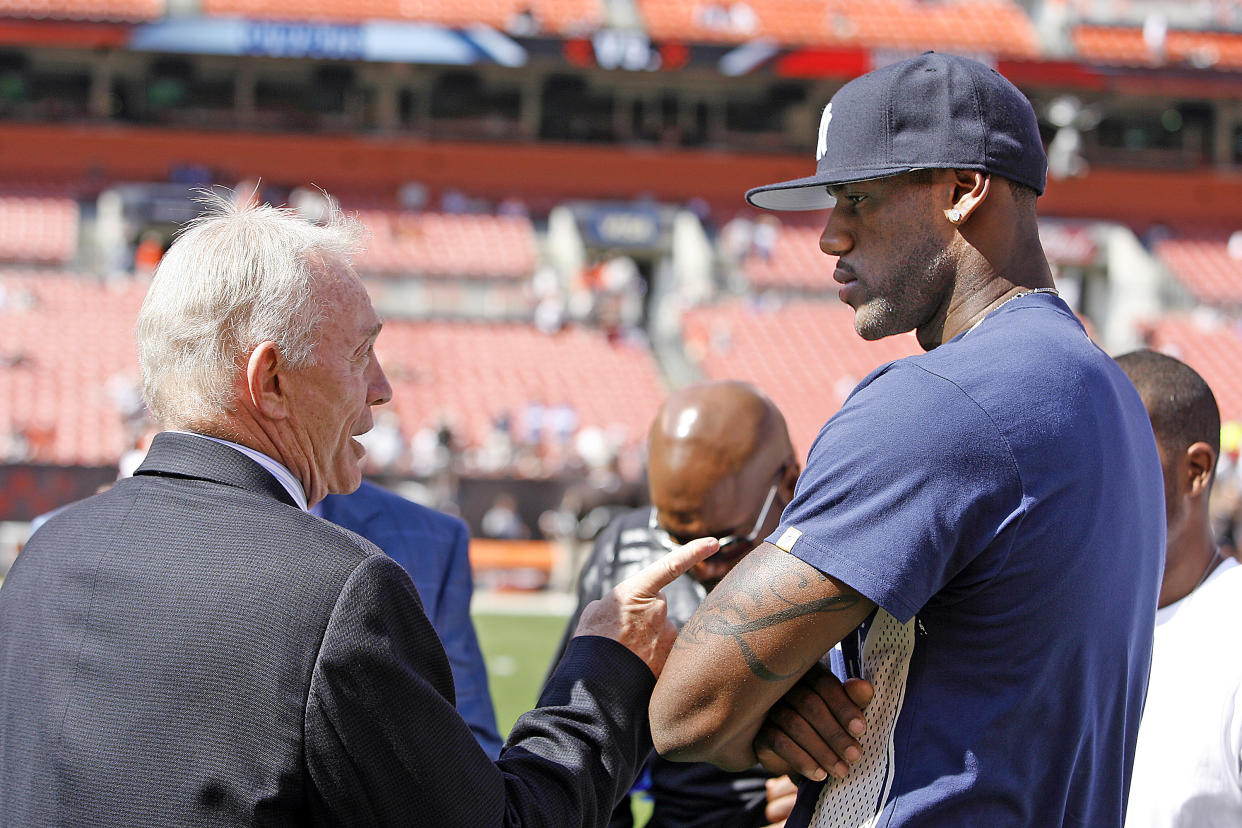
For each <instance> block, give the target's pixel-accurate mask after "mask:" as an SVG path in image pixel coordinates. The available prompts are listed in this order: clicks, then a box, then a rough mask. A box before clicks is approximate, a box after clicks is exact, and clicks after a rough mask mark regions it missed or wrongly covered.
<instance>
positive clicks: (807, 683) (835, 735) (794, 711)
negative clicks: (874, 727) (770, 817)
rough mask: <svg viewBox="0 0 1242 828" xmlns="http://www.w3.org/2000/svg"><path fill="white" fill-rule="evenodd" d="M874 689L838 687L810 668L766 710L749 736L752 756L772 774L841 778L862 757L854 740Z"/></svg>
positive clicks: (857, 683)
mask: <svg viewBox="0 0 1242 828" xmlns="http://www.w3.org/2000/svg"><path fill="white" fill-rule="evenodd" d="M874 695H875V688H873V687H872V686H871V683H870V682H868V681H864V680H863V679H849V680H847V681H846V682H845V683H844V684H842V683H841V681H840V680H839V679H838V678H837V677H836V676H835V675H833V674H832V671H831V670H829V669H828V668H827V667H824V666H823V665H822V664H818V663H817V664H815V665H814V666H813V667H811V669H810V670H809V671H807V673H806V675H804V676H803V677H802V678H801V679H799V680H798V683H797V684H795V685H794V686H793V687H791V688H790V689H789V691H788V692H786V693H785V695H784V696H782V697H781V700H780V701H779V702H777V703H776V705H775V706H773V707H772V709H771V710H770V711H768V717H767V720H766V721H765V722H764V724H763V726H762V727H761V728H760V730H759V734H758V735H757V736H756V737H755V741H754V748H755V756H756V757H758V759H759V762H760V763H761V764H762V765H763V766H764V767H765V768H767V769H768V770H769V771H771V772H772V773H786V774H787V773H797V774H801V775H802V776H805V777H806V778H808V779H814V780H815V781H817V782H822V781H823V780H824V779H826V778H827V777H828V776H829V775H831V776H835V777H836V778H837V779H844V778H845V775H846V774H847V773H848V772H849V766H850V765H852V764H854V763H855V762H857V761H858V760H859V759H861V758H862V747H861V745H859V744H858V742H857V741H856V738H855V737H858V736H861V735H862V734H863V732H864V731H865V730H866V727H867V722H866V719H864V718H863V713H862V708H864V707H866V706H867V705H868V704H870V703H871V698H872V697H873V696H874Z"/></svg>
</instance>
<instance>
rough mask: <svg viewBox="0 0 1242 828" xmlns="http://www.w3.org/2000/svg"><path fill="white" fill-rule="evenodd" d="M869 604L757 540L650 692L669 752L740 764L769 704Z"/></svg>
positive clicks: (659, 735) (747, 760)
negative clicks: (753, 547)
mask: <svg viewBox="0 0 1242 828" xmlns="http://www.w3.org/2000/svg"><path fill="white" fill-rule="evenodd" d="M874 607H875V604H874V603H872V602H871V601H870V600H869V599H867V598H865V597H863V596H862V595H859V594H858V593H857V592H855V591H854V590H852V589H850V587H848V586H846V585H845V584H843V583H841V582H840V581H838V580H836V579H835V578H832V577H829V576H827V575H824V574H822V573H821V572H819V570H817V569H815V568H814V567H812V566H811V565H810V564H807V563H804V562H803V561H801V560H799V559H798V558H796V557H794V556H793V555H790V554H788V553H787V552H784V551H782V550H780V549H778V548H777V547H775V546H773V545H771V544H768V543H764V544H763V545H762V546H760V547H759V548H758V549H756V550H755V551H753V552H751V553H750V554H749V555H747V556H746V557H745V558H743V559H742V560H741V562H739V563H738V565H737V566H736V567H735V568H734V569H733V571H732V572H730V573H729V574H728V575H727V576H726V577H725V579H724V580H723V581H721V582H720V584H719V585H718V586H717V587H716V588H715V589H713V590H712V591H711V593H709V594H708V596H707V599H706V600H705V601H704V602H703V603H702V604H701V605H700V606H699V608H698V610H697V611H696V612H695V613H694V615H693V616H691V618H690V620H689V621H688V622H687V623H686V625H685V627H683V628H682V630H681V634H680V635H678V637H677V641H676V643H675V644H674V645H673V651H672V652H671V653H670V654H669V657H668V662H667V663H666V664H665V668H664V673H663V674H662V675H661V676H660V680H659V682H658V683H657V684H656V689H655V692H654V694H653V695H652V697H651V733H652V737H653V738H654V740H655V747H656V750H657V751H659V752H660V755H662V756H664V757H665V758H668V759H675V760H678V761H686V762H690V761H695V762H712V763H713V764H716V765H719V766H720V767H722V768H726V769H730V770H742V769H744V768H748V767H751V766H752V765H754V764H755V751H754V748H753V747H752V743H753V741H754V738H755V735H756V734H757V733H758V731H759V728H760V726H761V725H762V724H763V722H764V718H765V717H766V716H767V713H768V710H769V709H771V707H772V706H773V705H774V704H776V702H777V701H779V700H780V698H781V697H782V696H783V695H784V694H785V692H786V691H788V690H789V689H790V688H791V687H792V686H793V685H794V683H795V682H797V680H798V679H799V678H800V677H801V676H802V675H803V674H804V673H806V672H807V670H809V669H810V668H811V666H812V665H813V664H815V663H816V662H817V661H818V660H819V659H820V657H822V656H823V655H824V654H825V653H826V652H827V651H828V650H829V649H831V648H832V646H833V645H834V644H836V643H837V642H838V641H840V640H841V639H842V638H844V637H845V636H846V635H847V634H848V633H849V632H851V631H852V630H853V629H854V628H855V627H857V626H858V625H859V624H860V623H861V622H862V621H863V620H864V619H865V618H866V617H867V616H868V615H869V614H870V612H871V610H872V609H873V608H874Z"/></svg>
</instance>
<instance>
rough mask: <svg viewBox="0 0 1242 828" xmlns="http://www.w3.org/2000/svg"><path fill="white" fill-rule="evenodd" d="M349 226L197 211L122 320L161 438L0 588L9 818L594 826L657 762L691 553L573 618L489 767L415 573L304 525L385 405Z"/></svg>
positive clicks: (0, 724) (696, 550) (702, 544)
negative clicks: (650, 711)
mask: <svg viewBox="0 0 1242 828" xmlns="http://www.w3.org/2000/svg"><path fill="white" fill-rule="evenodd" d="M359 234H360V230H359V227H358V225H357V224H356V223H355V222H353V221H351V220H347V219H345V218H343V217H342V216H340V215H339V214H336V213H334V214H333V215H331V216H329V217H328V219H327V221H326V222H325V224H324V225H323V226H318V225H315V224H311V223H309V222H307V221H305V220H303V219H301V218H299V217H297V215H296V214H294V213H292V212H289V211H286V210H280V209H275V208H271V207H267V206H238V205H235V204H233V203H231V202H230V201H228V200H226V199H216V200H215V201H214V203H213V204H211V205H210V209H209V210H208V211H207V213H206V214H205V215H204V216H203V217H202V218H200V219H199V220H197V221H196V222H194V223H193V224H192V225H191V226H190V227H189V228H188V229H187V230H186V231H185V232H184V233H183V234H182V235H181V236H180V237H179V238H178V239H177V241H176V242H175V243H174V244H173V246H172V248H171V249H170V250H169V251H168V254H167V255H166V256H165V258H164V260H163V262H162V263H161V264H160V266H159V270H158V272H157V273H156V274H155V277H154V280H153V282H152V284H151V288H150V292H149V293H148V295H147V299H146V302H145V303H144V305H143V308H142V311H141V313H140V316H139V319H138V343H139V352H140V359H141V363H142V372H143V382H144V395H145V397H146V401H147V403H148V405H149V406H150V408H151V410H152V412H153V413H154V415H155V416H156V417H157V418H158V420H159V421H160V423H161V425H162V427H163V428H164V429H165V430H164V431H163V432H161V433H159V434H158V435H156V437H155V439H154V441H153V444H152V447H151V450H150V453H149V454H148V456H147V458H146V460H145V461H144V462H143V464H142V465H141V466H140V467H139V468H138V470H137V472H136V473H135V475H134V476H133V477H132V478H129V479H126V480H122V481H120V482H119V483H117V485H116V486H115V487H114V488H112V489H111V490H110V491H108V492H105V493H103V494H100V495H97V496H95V497H93V498H90V499H88V500H86V501H83V502H81V503H79V504H75V505H74V506H71V507H69V508H67V509H65V510H64V511H62V512H61V513H59V514H57V515H56V516H55V517H53V518H52V519H51V520H49V521H48V522H47V523H46V524H45V525H44V526H43V527H42V528H41V529H40V530H39V531H38V532H37V533H36V534H35V535H34V537H32V538H31V540H30V542H29V544H28V545H27V546H26V548H25V550H24V551H23V552H22V553H21V555H19V557H18V560H17V562H16V564H15V565H14V567H13V569H12V571H11V573H10V575H9V577H8V578H7V579H6V581H5V583H4V586H3V589H0V630H3V634H2V635H0V813H3V814H4V821H5V822H6V824H9V825H54V824H55V825H92V826H100V825H117V826H140V825H353V824H366V825H391V824H397V823H401V824H413V825H434V826H451V825H461V826H491V825H556V826H567V825H598V824H603V823H604V822H606V820H607V817H608V814H609V813H610V812H611V810H612V807H613V805H614V803H615V802H616V801H617V800H618V798H619V797H620V796H621V795H622V794H623V793H625V791H626V790H627V789H628V788H629V785H630V781H631V778H632V776H633V774H634V770H635V767H636V764H637V763H638V762H639V761H640V760H641V759H642V758H643V757H644V756H645V755H646V753H647V751H648V750H649V749H650V747H651V742H650V735H649V733H648V730H647V717H646V710H647V701H648V698H649V696H650V693H651V689H652V687H653V686H654V684H655V678H656V675H657V674H658V673H659V671H660V669H661V666H662V665H663V662H664V659H665V656H666V655H667V652H668V648H669V646H670V645H671V642H672V639H673V637H674V634H675V633H674V629H673V627H672V624H671V622H669V621H668V620H667V619H666V618H665V615H664V603H663V599H662V598H661V597H660V595H659V590H660V589H661V588H662V587H663V586H664V585H665V584H667V583H668V582H669V581H671V580H672V579H673V578H675V577H677V576H678V575H679V574H680V573H682V572H684V571H685V570H686V569H688V568H689V567H690V566H692V565H693V564H694V563H695V562H696V561H697V560H698V559H699V558H701V557H703V556H704V555H707V554H710V553H711V552H713V551H714V550H715V542H714V541H698V542H695V543H692V544H687V545H686V546H685V547H682V548H681V549H679V550H676V551H674V552H672V553H670V554H669V555H668V556H667V557H666V558H664V559H663V560H661V561H659V562H657V564H656V565H655V566H654V567H652V568H650V569H647V570H645V571H643V572H641V573H639V574H638V575H636V576H635V577H634V578H631V579H630V580H628V581H626V582H625V583H622V584H620V585H619V586H618V587H617V589H615V590H613V591H612V592H611V593H609V594H608V595H606V596H605V597H604V598H603V599H602V600H601V601H599V602H597V603H595V604H594V605H592V607H591V608H589V610H588V612H586V613H584V617H583V620H582V623H581V624H580V625H579V627H578V633H579V635H578V636H577V637H576V638H575V639H574V641H573V642H572V643H571V644H570V646H569V649H568V652H567V654H566V657H565V659H564V662H563V664H562V666H561V668H560V670H559V671H558V672H557V674H556V676H555V677H554V678H553V679H552V681H551V683H550V685H549V687H548V688H547V690H546V692H545V693H544V694H543V696H542V698H541V700H540V705H541V708H540V709H537V710H535V711H533V712H531V713H528V714H526V715H525V716H524V717H522V718H521V719H519V721H518V723H517V724H516V725H515V727H514V729H513V732H512V734H511V736H510V740H509V743H508V745H507V747H506V749H505V750H504V751H503V752H502V754H501V758H500V759H499V761H498V762H496V763H493V762H491V761H490V760H489V759H488V757H487V756H486V755H485V754H484V752H483V750H482V749H481V748H480V747H479V745H478V744H477V743H476V742H475V740H474V738H473V736H472V735H471V732H470V730H469V728H468V727H467V725H466V724H465V722H463V721H462V719H461V717H460V716H459V715H458V714H457V712H456V711H455V710H454V707H453V701H454V689H453V681H452V676H451V673H450V669H449V663H448V660H447V659H446V658H445V655H444V650H443V648H442V647H441V645H440V642H439V640H438V639H437V638H436V635H435V633H434V631H433V630H432V627H431V625H430V623H429V622H428V620H427V618H426V615H425V614H424V612H423V609H422V605H421V603H420V601H419V598H418V594H417V592H416V591H415V589H414V587H413V585H412V583H411V582H410V579H409V577H408V576H407V575H406V573H405V572H404V571H403V570H402V569H401V567H400V566H399V565H398V564H397V563H395V562H394V561H393V560H392V559H391V558H389V557H387V556H386V555H384V554H382V553H381V552H380V550H379V549H378V548H377V547H375V546H374V545H372V544H371V543H370V542H368V541H366V540H364V539H362V538H361V537H359V536H357V535H355V534H353V533H351V532H349V531H346V530H344V529H341V528H339V527H336V526H333V525H332V524H329V523H328V522H326V521H323V520H321V519H319V518H316V517H314V516H313V515H310V514H308V513H307V511H306V509H307V507H308V506H309V505H313V504H315V503H317V502H318V501H320V500H322V499H323V498H324V496H325V495H327V494H328V493H344V492H349V491H352V490H354V489H355V488H357V487H358V485H359V481H360V471H359V460H360V459H361V458H362V456H363V448H362V446H361V445H360V444H359V443H358V441H357V440H356V439H355V438H356V437H357V436H358V435H360V434H362V433H364V432H365V431H367V430H368V429H369V428H370V427H371V424H372V414H371V409H372V408H373V407H374V406H377V405H381V404H383V403H385V402H387V401H388V399H389V397H390V395H391V388H390V387H389V384H388V380H387V379H386V378H385V376H384V372H383V370H382V369H381V368H380V364H379V361H378V360H377V359H376V356H375V347H374V346H375V340H376V337H377V336H378V335H379V332H380V327H381V325H380V320H379V318H378V317H377V316H376V313H375V311H374V310H373V309H372V306H371V302H370V299H369V298H368V296H367V292H366V289H365V288H364V286H363V284H362V282H361V280H360V279H359V278H358V276H357V274H356V273H355V272H354V270H353V268H352V266H351V264H350V256H351V255H352V254H353V253H354V252H355V251H356V250H357V248H358V241H359Z"/></svg>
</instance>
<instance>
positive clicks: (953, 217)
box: [949, 210, 962, 224]
mask: <svg viewBox="0 0 1242 828" xmlns="http://www.w3.org/2000/svg"><path fill="white" fill-rule="evenodd" d="M961 220H962V211H961V210H950V211H949V221H951V222H953V223H954V224H957V223H958V222H959V221H961Z"/></svg>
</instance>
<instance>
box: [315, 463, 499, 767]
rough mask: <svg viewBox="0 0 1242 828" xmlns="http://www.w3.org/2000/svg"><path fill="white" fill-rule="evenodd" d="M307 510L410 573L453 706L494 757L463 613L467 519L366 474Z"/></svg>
mask: <svg viewBox="0 0 1242 828" xmlns="http://www.w3.org/2000/svg"><path fill="white" fill-rule="evenodd" d="M313 511H315V512H316V513H317V514H319V515H320V516H321V517H324V518H326V519H327V520H330V521H332V522H333V523H335V524H337V525H338V526H344V527H345V528H346V529H349V530H351V531H353V532H357V533H358V534H359V535H362V536H363V537H364V538H366V539H367V540H369V541H371V543H373V544H375V545H376V546H378V547H379V548H380V549H382V550H384V552H385V553H386V554H387V555H388V556H389V557H391V558H392V559H393V560H395V561H396V562H397V563H399V564H401V568H402V569H404V570H405V571H406V572H408V573H409V575H410V578H411V580H413V581H414V586H415V588H417V589H418V596H419V598H421V599H422V602H423V610H424V611H425V612H426V613H427V618H428V619H430V621H431V625H432V627H434V628H435V631H436V634H437V635H438V636H440V641H441V642H442V643H443V644H444V652H445V653H446V654H447V655H448V659H449V664H450V665H451V667H452V670H453V684H454V687H455V689H456V691H457V712H458V713H460V714H461V717H462V718H463V719H465V720H466V723H467V724H468V725H470V730H471V731H472V732H473V733H474V735H475V738H476V739H478V740H479V744H480V745H482V746H483V749H484V750H485V751H486V752H487V755H488V756H490V757H492V758H493V759H495V758H496V757H497V756H499V755H500V745H501V739H500V735H499V733H498V731H497V729H496V713H495V711H494V710H493V708H492V696H491V693H490V692H489V691H488V688H487V668H486V667H485V666H484V663H483V653H482V651H481V650H480V649H479V640H478V637H477V636H476V635H475V631H474V624H473V622H471V620H470V598H471V596H472V595H473V594H474V582H473V580H472V578H471V573H470V558H469V556H468V547H469V542H470V535H469V531H468V530H467V529H466V525H465V524H464V523H462V522H461V521H460V520H458V519H457V518H454V517H450V516H448V515H445V514H441V513H440V512H437V511H434V510H432V509H428V508H427V507H425V506H420V505H419V504H417V503H413V502H411V501H409V500H406V499H405V498H403V497H401V496H399V495H396V494H393V493H392V492H389V491H387V490H386V489H383V488H380V487H379V486H376V485H373V484H371V483H368V482H366V481H363V483H362V486H361V487H360V488H359V489H358V491H356V492H354V493H353V494H349V495H328V497H326V498H324V500H323V503H321V504H319V505H318V506H317V507H316V508H315V509H314V510H313Z"/></svg>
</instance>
